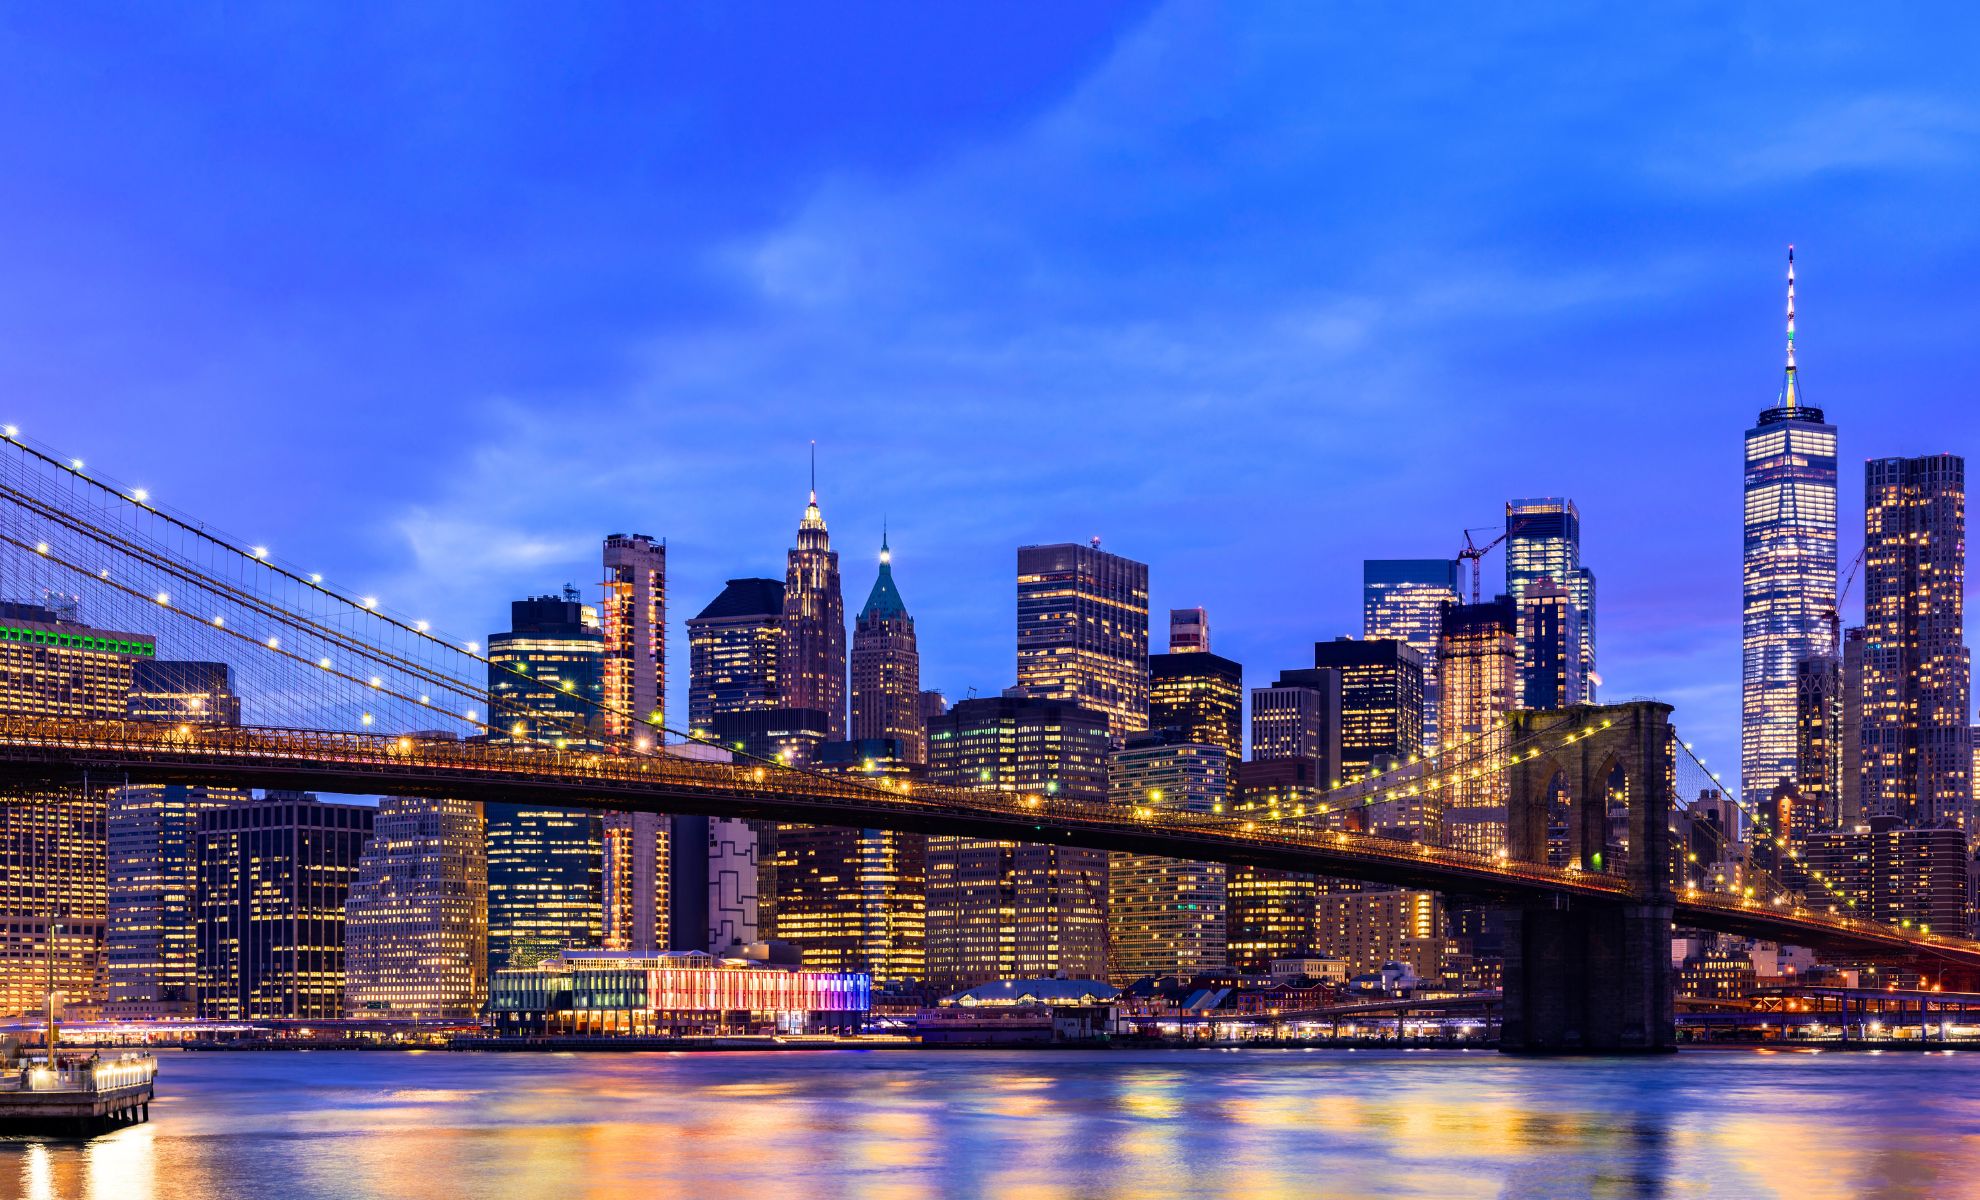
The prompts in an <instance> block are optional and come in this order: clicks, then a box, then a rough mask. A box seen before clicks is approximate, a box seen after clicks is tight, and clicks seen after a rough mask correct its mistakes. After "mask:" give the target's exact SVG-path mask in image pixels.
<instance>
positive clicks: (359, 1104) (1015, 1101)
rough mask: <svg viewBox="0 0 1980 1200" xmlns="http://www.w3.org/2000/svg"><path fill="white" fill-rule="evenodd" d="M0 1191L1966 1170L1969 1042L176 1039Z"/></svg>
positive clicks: (1371, 1183) (1311, 1180) (1398, 1189)
mask: <svg viewBox="0 0 1980 1200" xmlns="http://www.w3.org/2000/svg"><path fill="white" fill-rule="evenodd" d="M159 1088H160V1098H159V1100H158V1102H157V1103H156V1104H154V1105H153V1106H152V1120H151V1122H150V1123H149V1124H147V1125H140V1126H134V1127H131V1128H127V1129H123V1130H120V1131H118V1132H116V1133H113V1134H109V1135H107V1136H103V1137H99V1138H96V1139H94V1140H91V1141H87V1142H81V1141H45V1140H33V1139H22V1138H13V1139H7V1140H4V1141H0V1196H13V1195H18V1196H26V1197H37V1198H39V1197H61V1198H64V1200H66V1198H68V1197H93V1198H101V1200H210V1198H213V1197H233V1196H243V1197H248V1196H252V1197H267V1198H271V1200H275V1198H287V1197H296V1198H315V1197H326V1198H327V1197H337V1198H339V1200H342V1198H344V1197H365V1196H392V1197H400V1196H403V1197H419V1198H422V1200H424V1198H429V1197H430V1198H433V1200H439V1198H441V1197H446V1198H448V1200H453V1198H456V1197H528V1198H530V1200H567V1198H569V1200H575V1198H580V1197H620V1196H626V1197H632V1196H638V1197H654V1196H684V1197H697V1198H699V1197H724V1196H742V1197H748V1198H749V1200H776V1198H779V1197H786V1196H794V1197H811V1196H820V1197H831V1196H875V1197H892V1198H901V1200H906V1198H909V1197H922V1196H1007V1197H1027V1198H1031V1197H1057V1196H1067V1197H1141V1196H1156V1197H1174V1196H1231V1197H1247V1198H1266V1197H1278V1196H1300V1197H1305V1196H1343V1197H1378V1196H1405V1197H1454V1196H1508V1197H1554V1196H1558V1197H1603V1196H1614V1197H1624V1196H1630V1197H1636V1196H1647V1197H1693V1196H1727V1197H1741V1198H1748V1197H1770V1196H1781V1197H1792V1198H1794V1200H1826V1198H1829V1197H1838V1198H1841V1197H1851V1198H1854V1197H1897V1196H1905V1197H1914V1196H1916V1197H1927V1196H1929V1197H1956V1196H1980V1053H1975V1054H1944V1053H1929V1054H1920V1053H1897V1052H1888V1053H1882V1054H1868V1053H1847V1054H1845V1053H1836V1052H1829V1053H1822V1054H1811V1053H1806V1052H1784V1053H1768V1052H1762V1051H1755V1050H1724V1051H1717V1050H1713V1051H1693V1052H1687V1053H1685V1054H1681V1055H1678V1056H1676V1057H1672V1058H1665V1059H1658V1060H1654V1061H1640V1060H1638V1061H1631V1060H1600V1059H1583V1060H1514V1059H1506V1058H1501V1057H1499V1056H1497V1055H1495V1054H1491V1053H1487V1052H1471V1053H1465V1052H1458V1051H1420V1052H1414V1053H1408V1052H1379V1053H1378V1052H1369V1051H1359V1052H1348V1051H1338V1050H1334V1051H1300V1050H1231V1051H1168V1052H1162V1051H1148V1052H1133V1051H1120V1052H1089V1051H1064V1052H1037V1051H1034V1052H1023V1051H950V1052H931V1051H919V1050H911V1051H830V1052H818V1053H770V1054H764V1053H730V1054H685V1055H667V1054H588V1055H536V1054H449V1053H442V1052H433V1053H420V1054H395V1053H371V1054H359V1053H348V1052H345V1053H325V1052H316V1053H290V1052H269V1053H199V1054H173V1053H167V1054H165V1055H164V1056H163V1063H162V1071H161V1075H160V1079H159Z"/></svg>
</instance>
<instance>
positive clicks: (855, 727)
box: [852, 536, 928, 763]
mask: <svg viewBox="0 0 1980 1200" xmlns="http://www.w3.org/2000/svg"><path fill="white" fill-rule="evenodd" d="M893 559H894V552H893V550H892V549H890V548H889V547H888V545H887V539H886V538H885V537H884V536H883V537H882V538H881V539H880V573H879V576H878V577H877V578H875V579H874V581H873V590H872V591H871V592H869V593H868V594H867V597H866V604H865V606H864V607H862V608H861V609H860V610H859V616H858V617H857V618H856V619H855V620H854V622H853V640H852V737H853V740H854V741H868V740H872V739H875V738H892V739H894V740H897V741H899V742H900V743H901V748H902V751H903V753H904V755H905V757H906V760H907V761H908V762H916V763H918V762H927V761H928V727H927V726H926V725H925V724H924V723H923V722H922V719H921V652H920V651H919V650H918V649H917V648H916V646H915V640H914V618H913V617H911V616H909V615H908V610H907V605H906V604H905V603H904V602H903V601H902V600H901V593H900V589H899V588H897V587H895V586H894V562H893Z"/></svg>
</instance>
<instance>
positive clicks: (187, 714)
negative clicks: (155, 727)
mask: <svg viewBox="0 0 1980 1200" xmlns="http://www.w3.org/2000/svg"><path fill="white" fill-rule="evenodd" d="M130 714H131V716H132V718H133V719H135V720H139V721H191V722H193V723H195V724H201V725H238V724H240V723H241V698H240V696H239V695H238V694H237V693H236V692H235V691H234V675H233V669H232V668H231V667H229V666H228V665H227V664H226V663H220V662H181V661H177V660H173V659H160V658H151V659H138V660H137V661H136V662H134V663H133V664H132V669H131V699H130Z"/></svg>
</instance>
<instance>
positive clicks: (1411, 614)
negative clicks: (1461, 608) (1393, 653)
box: [1361, 558, 1461, 754]
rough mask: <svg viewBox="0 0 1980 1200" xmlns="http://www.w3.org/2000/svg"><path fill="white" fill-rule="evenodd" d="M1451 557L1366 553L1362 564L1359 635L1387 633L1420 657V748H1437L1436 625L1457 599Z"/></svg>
mask: <svg viewBox="0 0 1980 1200" xmlns="http://www.w3.org/2000/svg"><path fill="white" fill-rule="evenodd" d="M1460 602H1461V601H1460V598H1459V595H1458V563H1457V560H1455V559H1450V558H1370V559H1365V560H1363V562H1362V564H1361V636H1362V637H1365V638H1391V639H1393V640H1395V641H1398V642H1401V643H1403V644H1404V645H1405V646H1408V647H1409V648H1410V649H1412V650H1414V651H1416V652H1417V653H1418V654H1420V655H1422V656H1423V752H1424V753H1425V754H1435V753H1436V752H1437V745H1438V742H1437V694H1438V693H1437V628H1438V622H1439V621H1441V620H1442V619H1443V614H1444V606H1445V605H1447V604H1457V603H1460Z"/></svg>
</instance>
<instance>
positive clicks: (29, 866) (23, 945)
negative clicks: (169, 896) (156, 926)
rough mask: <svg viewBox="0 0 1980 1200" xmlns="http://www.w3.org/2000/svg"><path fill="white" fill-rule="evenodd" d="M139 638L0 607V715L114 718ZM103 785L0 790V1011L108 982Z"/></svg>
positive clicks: (93, 999)
mask: <svg viewBox="0 0 1980 1200" xmlns="http://www.w3.org/2000/svg"><path fill="white" fill-rule="evenodd" d="M156 653H157V651H156V648H155V646H154V645H153V644H152V639H151V638H150V637H149V636H147V635H143V634H136V633H120V632H117V631H114V630H108V629H97V628H94V627H92V626H89V625H85V624H83V623H82V622H81V621H79V620H77V619H76V614H75V612H74V610H73V608H57V607H52V606H47V605H40V604H26V603H17V602H0V712H5V713H9V714H15V715H26V716H37V717H76V718H83V719H97V720H115V719H119V718H122V717H123V716H125V714H126V711H127V706H128V705H129V703H130V696H131V685H132V679H133V676H134V673H135V671H136V667H137V664H138V663H139V662H143V661H147V660H150V659H153V658H155V657H156ZM112 790H114V789H112V788H106V787H104V786H103V785H102V784H100V783H92V784H64V785H54V786H49V787H40V788H27V789H13V790H8V791H5V792H0V1013H15V1012H34V1011H39V1010H40V1008H41V1005H42V1003H43V1000H44V998H45V995H46V992H47V990H48V989H49V987H50V986H51V985H52V986H53V988H54V990H55V991H56V992H57V993H58V994H59V996H60V997H61V998H62V1000H64V1001H65V1002H67V1003H69V1004H73V1005H85V1006H87V1005H93V1004H99V1003H101V1002H102V1000H103V998H104V989H105V983H106V977H105V957H104V939H105V924H106V920H107V913H108V904H109V896H108V889H107V884H106V880H107V876H108V852H109V845H108V831H107V826H106V817H107V807H108V800H109V796H110V793H111V791H112Z"/></svg>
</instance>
